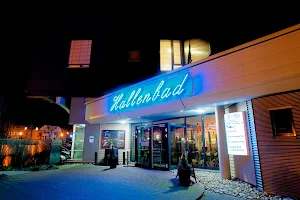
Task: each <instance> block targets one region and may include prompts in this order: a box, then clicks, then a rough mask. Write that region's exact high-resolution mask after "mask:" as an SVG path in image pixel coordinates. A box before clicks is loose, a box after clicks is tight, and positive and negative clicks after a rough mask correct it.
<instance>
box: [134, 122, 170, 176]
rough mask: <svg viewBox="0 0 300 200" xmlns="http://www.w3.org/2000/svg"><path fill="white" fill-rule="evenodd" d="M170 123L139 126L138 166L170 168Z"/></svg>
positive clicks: (137, 143)
mask: <svg viewBox="0 0 300 200" xmlns="http://www.w3.org/2000/svg"><path fill="white" fill-rule="evenodd" d="M168 136H169V133H168V123H162V124H155V125H151V126H137V127H136V137H135V140H136V141H135V146H136V147H135V151H136V152H135V155H136V156H135V162H136V165H137V166H140V167H149V168H155V169H165V170H169V163H170V162H169V155H170V154H169V139H168V138H169V137H168Z"/></svg>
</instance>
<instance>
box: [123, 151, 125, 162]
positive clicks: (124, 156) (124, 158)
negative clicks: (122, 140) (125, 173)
mask: <svg viewBox="0 0 300 200" xmlns="http://www.w3.org/2000/svg"><path fill="white" fill-rule="evenodd" d="M123 165H125V151H124V152H123Z"/></svg>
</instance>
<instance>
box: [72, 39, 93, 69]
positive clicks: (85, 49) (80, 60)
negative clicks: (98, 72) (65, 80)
mask: <svg viewBox="0 0 300 200" xmlns="http://www.w3.org/2000/svg"><path fill="white" fill-rule="evenodd" d="M91 47H92V40H73V41H72V43H71V49H70V57H69V68H88V67H89V65H90V58H91Z"/></svg>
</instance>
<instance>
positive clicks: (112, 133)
mask: <svg viewBox="0 0 300 200" xmlns="http://www.w3.org/2000/svg"><path fill="white" fill-rule="evenodd" d="M110 145H113V146H114V147H116V148H118V149H125V130H103V131H102V134H101V148H102V149H109V148H110Z"/></svg>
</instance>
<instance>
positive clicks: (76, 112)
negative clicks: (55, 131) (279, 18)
mask: <svg viewBox="0 0 300 200" xmlns="http://www.w3.org/2000/svg"><path fill="white" fill-rule="evenodd" d="M299 58H300V25H296V26H293V27H290V28H287V29H284V30H282V31H279V32H276V33H273V34H270V35H267V36H265V37H262V38H259V39H257V40H254V41H251V42H249V43H246V44H243V45H240V46H237V47H235V48H232V49H229V50H227V51H224V52H221V53H218V54H216V55H212V56H209V57H207V58H205V59H202V60H200V61H197V62H194V63H191V64H187V65H184V66H183V67H180V68H178V69H175V70H173V71H170V72H167V73H163V74H161V75H158V76H154V77H152V78H150V79H146V80H144V81H141V82H138V83H136V84H133V85H131V86H128V87H125V88H123V89H120V90H115V91H113V92H111V93H110V94H107V95H104V96H102V97H99V98H80V97H78V98H73V99H72V103H71V109H70V123H71V124H74V133H73V135H74V136H75V137H73V138H76V135H77V133H79V135H80V140H78V141H77V140H76V139H75V140H74V142H75V144H73V146H74V148H75V149H73V154H74V155H75V154H76V155H77V156H75V157H73V158H74V159H76V158H77V159H82V160H83V161H94V155H95V152H96V153H97V155H98V158H97V159H98V161H99V162H101V161H102V160H103V159H104V158H105V149H107V148H109V147H110V144H113V145H114V146H116V147H117V148H118V149H119V151H118V154H119V163H120V164H121V163H122V159H123V152H126V154H125V156H126V159H129V160H130V161H132V162H135V163H136V165H137V166H141V167H149V168H158V169H165V170H169V169H172V168H175V167H176V165H177V163H178V159H179V157H180V155H181V153H182V151H188V152H189V155H190V162H192V163H193V165H194V166H195V167H200V168H210V169H219V170H220V174H221V177H222V178H232V177H236V178H239V179H241V180H243V181H246V182H248V183H251V184H253V185H255V186H257V187H258V188H259V189H261V190H264V191H266V192H268V193H277V194H278V193H279V194H282V195H288V196H295V197H299V196H300V193H299V190H297V183H298V182H299V181H300V167H299V166H300V165H299V164H300V132H299V131H300V130H299V129H300V119H299V103H300V91H299V89H300V60H299ZM76 142H77V146H76ZM76 149H77V150H76ZM127 152H128V153H127ZM127 155H128V158H127Z"/></svg>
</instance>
